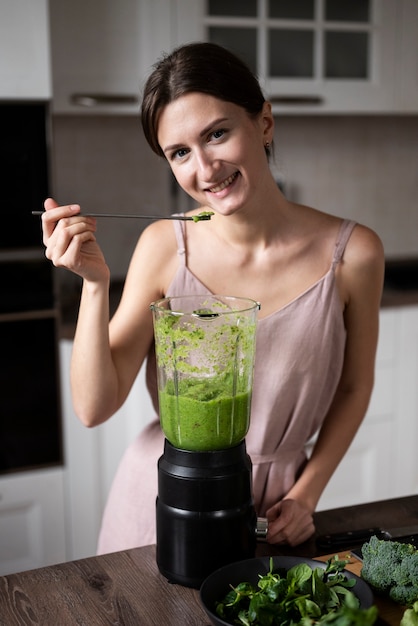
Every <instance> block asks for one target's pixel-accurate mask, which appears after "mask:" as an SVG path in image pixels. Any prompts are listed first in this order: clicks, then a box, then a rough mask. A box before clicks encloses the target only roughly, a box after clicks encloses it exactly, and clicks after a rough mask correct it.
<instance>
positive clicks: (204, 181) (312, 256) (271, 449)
mask: <svg viewBox="0 0 418 626" xmlns="http://www.w3.org/2000/svg"><path fill="white" fill-rule="evenodd" d="M142 124H143V129H144V132H145V136H146V138H147V140H148V142H149V144H150V146H151V148H152V149H153V150H154V152H156V153H157V154H159V155H161V156H162V157H163V158H165V159H167V161H168V163H169V165H170V167H171V169H172V172H173V174H174V176H175V177H176V179H177V181H178V183H179V184H180V186H181V187H182V188H183V189H184V191H185V192H186V193H188V194H189V195H190V196H191V197H192V198H193V199H194V200H195V201H196V202H197V203H198V205H199V206H198V208H196V209H195V210H193V211H191V214H194V213H199V212H200V211H202V210H205V211H206V210H210V211H213V212H214V216H213V217H212V219H211V220H210V221H205V222H203V223H200V224H195V223H194V222H192V221H191V222H181V223H180V222H169V221H159V222H155V223H153V224H152V225H150V226H149V227H148V228H147V229H146V230H145V231H144V233H143V234H142V236H141V237H140V239H139V241H138V244H137V247H136V249H135V252H134V254H133V257H132V261H131V264H130V267H129V271H128V274H127V277H126V283H125V288H124V292H123V295H122V298H121V302H120V305H119V307H118V309H117V311H116V313H115V315H114V317H113V318H112V320H111V322H110V325H109V323H108V321H109V304H108V302H109V297H108V290H109V269H108V267H107V265H106V262H105V259H104V258H103V255H102V253H101V251H100V249H99V247H98V245H97V243H96V240H95V236H94V232H95V228H96V223H95V221H94V219H92V218H88V217H84V216H81V215H79V212H80V207H79V206H78V205H70V206H58V205H57V203H56V202H54V201H53V200H52V199H48V200H47V201H46V202H45V209H46V212H45V214H44V216H43V229H44V242H45V245H46V255H47V257H48V258H49V259H51V260H52V261H53V263H54V264H55V265H56V266H61V267H67V268H68V269H70V270H72V271H73V272H76V273H77V274H79V275H80V276H81V277H82V278H83V289H82V297H81V303H80V313H79V318H78V324H77V330H76V335H75V340H74V351H73V358H72V368H71V380H72V389H73V401H74V407H75V410H76V413H77V415H78V416H79V418H80V420H81V421H82V422H83V423H84V424H85V425H86V426H95V425H97V424H100V423H102V422H104V421H105V420H107V419H108V418H109V417H110V416H111V415H112V414H113V413H115V411H116V410H117V409H118V408H119V407H120V406H121V405H122V404H123V402H124V401H125V399H126V397H127V395H128V393H129V390H130V389H131V386H132V384H133V382H134V380H135V377H136V376H137V374H138V371H139V369H140V367H141V366H142V363H143V362H144V360H146V361H147V382H148V387H149V391H150V393H151V396H152V399H153V402H154V406H155V408H156V411H157V410H158V405H157V393H156V373H155V354H154V347H153V328H152V317H151V312H150V308H149V305H150V303H151V302H152V301H155V300H157V299H159V298H161V297H164V296H167V295H168V296H175V295H181V294H191V293H200V294H205V293H216V294H225V295H233V296H242V297H249V298H252V299H254V300H257V301H259V302H260V303H261V310H260V318H259V324H258V330H257V350H256V363H255V380H254V393H253V402H252V412H251V424H250V430H249V432H248V435H247V438H246V442H247V450H248V452H249V454H250V456H251V458H252V462H253V484H254V498H255V505H256V509H257V513H258V515H261V516H267V517H268V519H269V530H268V537H267V538H268V541H269V542H271V543H288V544H290V545H297V544H299V543H301V542H303V541H305V540H306V539H308V538H309V537H310V536H311V534H312V533H313V532H314V525H313V518H312V514H313V512H314V511H315V507H316V505H317V502H318V500H319V498H320V496H321V494H322V492H323V490H324V488H325V486H326V484H327V482H328V481H329V479H330V478H331V476H332V474H333V472H334V471H335V469H336V467H337V466H338V464H339V462H340V461H341V459H342V458H343V456H344V454H345V452H346V451H347V449H348V447H349V445H350V443H351V441H352V439H353V437H354V435H355V433H356V431H357V429H358V427H359V426H360V424H361V421H362V420H363V417H364V415H365V412H366V409H367V406H368V402H369V398H370V394H371V390H372V387H373V375H374V361H375V352H376V344H377V336H378V314H379V304H380V297H381V291H382V283H383V267H384V260H383V250H382V245H381V242H380V240H379V238H378V237H377V235H376V234H375V233H374V232H372V231H371V230H369V229H368V228H366V227H364V226H361V225H359V224H354V223H353V222H350V221H347V220H343V219H340V218H338V217H335V216H332V215H328V214H325V213H323V212H320V211H318V210H315V209H313V208H310V207H307V206H301V205H298V204H295V203H293V202H289V201H288V200H287V199H286V198H285V197H284V195H283V194H282V193H281V191H280V190H279V189H278V187H277V185H276V183H275V180H274V178H273V176H272V174H271V171H270V168H269V163H268V155H269V152H270V146H271V144H272V141H273V135H274V120H273V117H272V113H271V107H270V104H269V103H268V102H266V101H265V100H264V97H263V95H262V92H261V90H260V87H259V84H258V82H257V80H256V79H255V78H254V77H253V76H252V74H251V73H250V72H249V70H248V69H247V67H246V66H245V65H243V64H242V62H241V61H239V60H238V59H237V58H236V57H235V56H233V55H232V54H230V53H229V52H227V51H226V50H224V49H223V48H220V47H218V46H215V45H213V44H207V43H200V44H190V45H187V46H184V47H182V48H179V49H178V50H176V51H175V52H173V53H172V54H171V55H169V56H168V57H166V58H164V59H162V60H161V61H160V62H159V63H158V64H157V65H156V67H155V70H154V72H153V73H152V74H151V76H150V78H149V80H148V82H147V84H146V87H145V91H144V97H143V105H142ZM316 432H318V436H317V439H316V443H315V445H314V448H313V452H312V455H311V456H310V458H309V460H307V458H306V456H305V452H304V447H305V444H306V442H307V441H308V440H309V439H310V438H311V437H312V436H313V435H314V434H315V433H316ZM162 449H163V435H162V432H161V429H160V427H159V422H158V418H157V417H156V418H155V420H154V421H153V422H151V424H149V425H148V426H147V427H146V428H145V430H144V431H143V432H142V433H141V434H140V436H139V437H138V438H137V440H136V441H135V442H134V443H133V444H132V445H131V446H130V448H129V449H128V450H127V452H126V454H125V456H124V458H123V460H122V462H121V465H120V468H119V470H118V473H117V476H116V478H115V481H114V485H113V487H112V491H111V494H110V497H109V501H108V504H107V507H106V511H105V515H104V519H103V525H102V530H101V535H100V540H99V552H109V551H113V550H119V549H124V548H129V547H133V546H139V545H145V544H149V543H153V542H154V541H155V530H154V518H155V497H156V491H157V487H156V480H157V459H158V457H159V456H160V455H161V453H162Z"/></svg>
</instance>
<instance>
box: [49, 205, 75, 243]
mask: <svg viewBox="0 0 418 626" xmlns="http://www.w3.org/2000/svg"><path fill="white" fill-rule="evenodd" d="M44 208H45V212H44V213H43V214H42V230H43V242H44V244H45V246H46V245H47V244H48V239H49V237H51V235H52V233H53V232H54V230H55V227H56V225H57V223H58V222H59V221H60V220H62V219H64V218H71V217H73V216H75V215H77V214H78V213H80V205H78V204H68V205H65V206H59V205H58V203H57V202H56V201H55V200H53V198H48V199H47V200H45V202H44ZM80 218H81V216H80Z"/></svg>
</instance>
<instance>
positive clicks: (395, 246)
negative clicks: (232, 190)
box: [53, 116, 418, 281]
mask: <svg viewBox="0 0 418 626" xmlns="http://www.w3.org/2000/svg"><path fill="white" fill-rule="evenodd" d="M417 146H418V117H417V116H405V117H401V116H399V117H398V116H396V117H395V116H391V117H387V116H367V117H363V116H360V117H359V116H333V117H329V116H326V117H322V116H321V117H320V116H318V117H313V116H309V117H308V116H307V117H300V116H297V117H282V118H279V119H278V120H277V126H276V136H275V163H274V164H273V167H274V170H275V173H277V177H278V178H280V179H281V180H282V181H283V182H284V185H285V192H286V193H287V195H288V196H289V198H290V199H294V200H297V201H299V202H302V203H305V204H310V205H311V206H315V207H317V208H319V209H321V210H324V211H327V212H330V213H335V214H338V215H341V216H346V217H351V218H353V219H356V220H358V221H360V222H362V223H364V224H367V225H368V226H370V227H372V228H373V229H375V230H376V231H377V232H378V233H379V235H380V236H381V237H382V239H383V242H384V245H385V249H386V255H387V257H388V258H390V259H393V258H403V257H412V256H418V151H417ZM53 172H54V176H53V190H54V195H55V196H56V198H57V200H58V201H59V202H62V203H64V202H65V203H67V202H79V203H81V204H82V206H83V207H84V208H85V209H89V210H98V211H101V212H106V211H115V210H116V211H119V212H120V213H131V212H138V213H169V212H170V211H171V209H172V208H173V207H172V201H171V199H170V186H171V184H172V183H171V176H170V173H169V170H168V168H167V166H166V164H165V162H164V161H163V160H161V159H159V158H158V157H156V156H155V155H154V154H153V153H152V152H151V150H150V149H149V148H148V146H147V144H146V142H145V140H144V139H143V137H142V130H141V128H140V122H139V119H138V118H136V117H130V116H126V117H125V116H120V117H117V116H103V117H101V116H97V117H91V116H78V117H77V116H74V117H73V116H68V117H67V116H57V117H55V118H54V120H53ZM174 208H176V207H174ZM145 224H146V223H142V222H139V221H133V220H121V221H118V222H115V221H114V220H110V219H109V220H100V223H99V232H98V238H99V241H100V243H101V245H102V247H103V250H104V252H105V256H106V258H107V260H108V263H109V265H110V268H111V271H112V275H113V277H114V278H123V276H124V274H125V272H126V270H127V267H128V262H129V258H130V256H131V254H132V251H133V249H134V246H135V243H136V240H137V238H138V236H139V234H140V232H141V230H142V229H143V227H144V226H145ZM63 280H64V281H70V280H71V278H70V277H69V276H67V275H66V273H65V275H64V276H63Z"/></svg>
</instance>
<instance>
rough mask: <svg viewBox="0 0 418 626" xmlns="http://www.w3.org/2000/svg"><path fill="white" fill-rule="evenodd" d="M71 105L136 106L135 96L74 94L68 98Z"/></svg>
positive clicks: (136, 99)
mask: <svg viewBox="0 0 418 626" xmlns="http://www.w3.org/2000/svg"><path fill="white" fill-rule="evenodd" d="M70 101H71V104H75V105H76V106H81V107H94V106H101V105H113V106H123V105H132V104H138V98H137V96H132V95H131V96H129V95H126V96H123V95H117V94H115V95H112V94H109V95H108V94H101V93H100V94H97V93H74V94H73V95H72V96H71V97H70Z"/></svg>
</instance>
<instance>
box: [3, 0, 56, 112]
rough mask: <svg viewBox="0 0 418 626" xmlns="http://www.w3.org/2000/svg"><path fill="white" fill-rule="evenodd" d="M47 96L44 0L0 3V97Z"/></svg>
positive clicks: (26, 97) (41, 97)
mask: <svg viewBox="0 0 418 626" xmlns="http://www.w3.org/2000/svg"><path fill="white" fill-rule="evenodd" d="M50 97H51V75H50V46H49V16H48V0H0V98H3V99H7V100H13V99H19V100H20V99H25V100H38V99H39V100H48V99H49V98H50Z"/></svg>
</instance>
